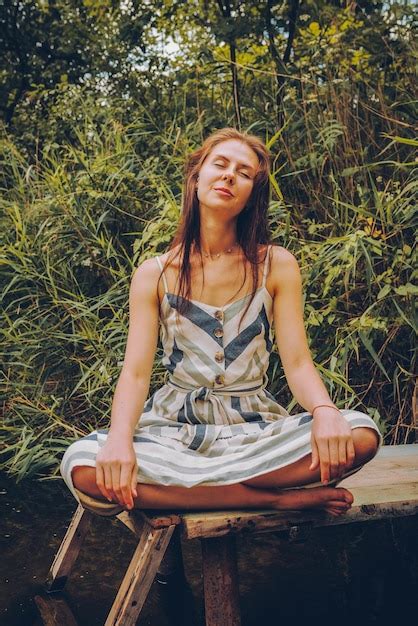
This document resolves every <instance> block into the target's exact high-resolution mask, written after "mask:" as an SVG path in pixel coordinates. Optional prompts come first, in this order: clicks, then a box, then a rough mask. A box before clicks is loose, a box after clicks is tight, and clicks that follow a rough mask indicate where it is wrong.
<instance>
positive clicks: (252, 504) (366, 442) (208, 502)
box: [72, 428, 377, 516]
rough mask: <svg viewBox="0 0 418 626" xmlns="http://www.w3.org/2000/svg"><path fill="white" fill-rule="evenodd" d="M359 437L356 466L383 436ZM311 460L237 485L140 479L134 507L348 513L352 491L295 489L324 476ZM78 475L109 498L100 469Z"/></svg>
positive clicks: (87, 488)
mask: <svg viewBox="0 0 418 626" xmlns="http://www.w3.org/2000/svg"><path fill="white" fill-rule="evenodd" d="M353 440H354V447H355V452H356V458H355V461H354V467H355V466H358V465H361V464H362V463H365V462H367V461H368V460H370V459H371V458H372V457H373V456H374V455H375V453H376V449H377V435H376V433H375V432H374V431H373V430H372V429H371V428H355V429H353ZM311 460H312V456H311V454H309V455H307V456H305V457H303V458H302V459H300V460H299V461H296V463H292V464H291V465H288V466H286V467H283V468H281V469H278V470H274V471H273V472H268V473H266V474H263V475H261V476H257V477H255V478H251V479H249V480H246V481H243V482H242V483H239V484H234V485H223V486H215V487H206V486H205V487H191V488H188V487H169V486H165V485H147V484H144V483H138V496H137V498H135V499H134V505H135V507H136V508H142V509H148V508H149V509H176V508H177V509H193V510H199V509H200V510H211V509H236V508H245V509H250V508H273V509H306V508H320V509H324V510H326V511H327V512H329V513H331V514H332V515H335V516H336V515H340V514H342V513H344V512H346V511H347V510H348V509H349V508H350V506H351V504H352V502H353V496H352V494H351V492H350V491H348V490H347V489H344V488H342V487H337V488H335V487H313V488H310V489H291V488H290V489H289V487H296V486H301V485H306V484H309V483H312V482H317V481H318V480H320V478H321V476H320V469H317V470H315V471H313V472H312V471H310V470H309V465H310V464H311ZM72 474H73V481H74V484H75V486H76V487H77V489H80V491H83V492H84V493H87V494H88V495H90V496H92V497H94V498H98V499H104V498H103V496H102V494H101V492H100V490H99V488H98V487H97V485H96V470H95V468H94V467H86V466H78V467H75V468H74V470H73V473H72ZM331 478H336V476H331Z"/></svg>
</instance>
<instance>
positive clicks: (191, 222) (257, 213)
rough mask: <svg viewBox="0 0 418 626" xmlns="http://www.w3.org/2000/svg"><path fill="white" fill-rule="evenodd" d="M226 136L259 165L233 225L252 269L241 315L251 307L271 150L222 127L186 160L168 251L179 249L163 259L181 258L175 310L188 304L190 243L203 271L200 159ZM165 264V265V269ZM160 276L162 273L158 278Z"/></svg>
mask: <svg viewBox="0 0 418 626" xmlns="http://www.w3.org/2000/svg"><path fill="white" fill-rule="evenodd" d="M227 139H238V140H239V141H242V142H243V143H245V144H247V146H249V147H250V148H251V149H252V150H253V151H254V152H255V153H256V155H257V157H258V161H259V167H258V171H257V173H256V176H255V178H254V184H253V189H252V192H251V195H250V197H249V199H248V202H247V204H246V206H245V207H244V209H243V210H242V211H241V213H240V214H239V215H238V217H237V224H236V230H237V243H238V244H239V245H240V246H241V248H242V250H243V253H244V256H245V258H246V259H247V260H248V261H249V263H250V264H251V269H252V286H253V289H252V293H251V298H250V300H249V302H248V305H247V308H246V309H245V311H244V313H243V316H242V317H244V315H245V313H246V312H247V310H248V308H249V307H250V305H251V302H252V301H253V298H254V296H255V293H256V290H257V288H258V265H259V263H261V262H263V261H264V260H265V257H264V259H263V260H262V261H260V260H259V254H258V245H259V244H268V243H269V241H270V239H269V227H268V218H267V211H268V207H269V202H270V181H269V171H270V153H269V151H268V149H267V147H266V146H265V145H264V143H263V142H262V141H261V139H260V138H259V137H257V136H256V135H250V134H247V133H242V132H240V131H238V130H236V129H235V128H230V127H227V128H221V129H220V130H217V131H215V132H213V133H212V134H211V135H209V136H208V137H207V138H206V139H205V141H204V142H203V144H202V145H201V147H200V148H198V149H197V150H195V151H194V152H192V153H191V154H190V155H189V156H188V158H187V160H186V163H185V169H184V174H185V181H184V187H183V203H182V215H181V219H180V222H179V224H178V227H177V231H176V233H175V235H174V239H173V241H172V243H171V244H170V246H169V249H168V250H169V251H170V250H172V249H173V248H175V247H176V246H179V249H178V251H177V253H176V254H175V255H174V256H173V257H172V256H171V255H168V256H169V258H168V259H167V261H166V264H169V263H171V262H172V261H173V259H174V258H176V257H177V256H180V257H181V265H180V272H179V294H178V295H180V296H181V297H180V298H178V306H176V308H177V311H178V313H184V312H185V310H187V308H188V307H189V306H190V302H189V300H188V297H189V296H190V291H191V280H190V262H189V259H190V250H191V248H192V245H193V244H194V246H195V248H196V249H197V250H198V251H199V253H200V257H201V264H202V270H203V262H202V252H201V245H200V243H201V242H200V213H199V199H198V197H197V192H196V182H197V177H198V175H199V171H200V168H201V167H202V164H203V162H204V161H205V159H206V158H207V157H208V155H209V154H210V152H211V151H212V150H213V148H214V147H215V146H216V145H217V144H218V143H220V142H221V141H226V140H227ZM166 264H165V265H164V269H165V267H166ZM160 279H161V275H160V278H159V280H160ZM245 279H246V274H244V282H243V284H245ZM241 287H242V285H241ZM241 287H240V289H241ZM238 291H239V290H238ZM241 320H242V318H241ZM240 323H241V322H240Z"/></svg>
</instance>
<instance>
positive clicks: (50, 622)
mask: <svg viewBox="0 0 418 626" xmlns="http://www.w3.org/2000/svg"><path fill="white" fill-rule="evenodd" d="M35 603H36V606H37V608H38V611H39V614H40V616H41V619H42V622H43V624H44V626H77V622H76V620H75V617H74V615H73V614H72V612H71V609H70V607H69V606H68V604H67V603H66V602H65V600H64V598H62V597H57V596H54V597H52V596H47V597H43V596H35Z"/></svg>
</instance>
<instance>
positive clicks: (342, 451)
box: [338, 438, 347, 478]
mask: <svg viewBox="0 0 418 626" xmlns="http://www.w3.org/2000/svg"><path fill="white" fill-rule="evenodd" d="M346 448H347V440H346V439H345V438H343V439H340V440H339V442H338V456H339V462H340V467H339V471H338V478H341V477H342V476H343V475H344V474H345V472H346V471H347V453H346Z"/></svg>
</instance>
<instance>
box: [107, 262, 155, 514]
mask: <svg viewBox="0 0 418 626" xmlns="http://www.w3.org/2000/svg"><path fill="white" fill-rule="evenodd" d="M159 274H160V270H159V267H158V265H157V263H156V261H155V259H148V260H147V261H144V262H143V263H142V264H141V265H140V266H139V267H138V268H137V269H136V270H135V272H134V274H133V276H132V280H131V286H130V291H129V330H128V338H127V343H126V350H125V357H124V361H123V366H122V371H121V373H120V376H119V379H118V382H117V385H116V389H115V393H114V397H113V402H112V412H111V420H110V429H109V433H108V436H107V440H106V443H105V445H104V446H103V447H102V448H101V449H100V450H99V452H98V454H97V457H96V483H97V486H98V487H99V489H100V491H101V493H102V494H103V495H104V496H105V497H106V498H108V499H109V500H113V501H118V502H119V503H120V504H121V505H123V506H127V507H128V508H132V507H133V496H134V495H137V494H136V483H137V462H136V456H135V452H134V448H133V434H134V430H135V426H136V424H137V422H138V419H139V417H140V415H141V414H142V411H143V408H144V404H145V401H146V399H147V397H148V392H149V386H150V379H151V373H152V367H153V363H154V357H155V351H156V348H157V342H158V330H159V322H158V297H157V287H156V285H157V280H158V277H159Z"/></svg>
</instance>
